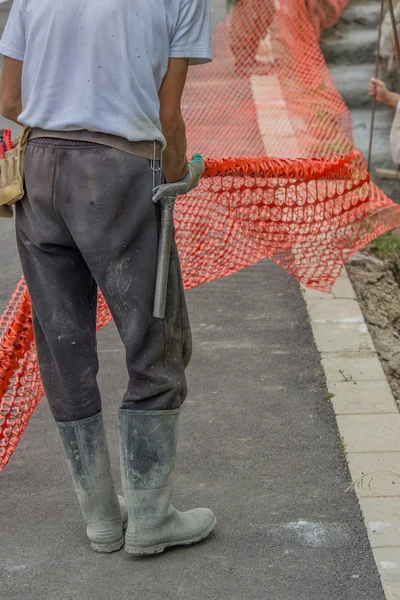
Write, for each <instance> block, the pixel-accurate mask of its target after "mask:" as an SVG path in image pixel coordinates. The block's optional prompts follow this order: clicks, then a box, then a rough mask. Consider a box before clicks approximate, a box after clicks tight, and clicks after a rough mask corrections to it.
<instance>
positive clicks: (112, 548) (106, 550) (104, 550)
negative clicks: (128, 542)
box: [90, 537, 124, 554]
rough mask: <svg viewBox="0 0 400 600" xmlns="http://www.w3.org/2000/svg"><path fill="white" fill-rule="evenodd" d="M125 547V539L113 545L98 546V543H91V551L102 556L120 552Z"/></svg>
mask: <svg viewBox="0 0 400 600" xmlns="http://www.w3.org/2000/svg"><path fill="white" fill-rule="evenodd" d="M123 545H124V538H123V537H122V538H121V539H120V540H119V541H118V542H113V543H112V544H97V543H96V542H91V543H90V547H91V549H92V550H94V551H95V552H99V553H101V554H111V552H117V551H118V550H121V548H122V547H123Z"/></svg>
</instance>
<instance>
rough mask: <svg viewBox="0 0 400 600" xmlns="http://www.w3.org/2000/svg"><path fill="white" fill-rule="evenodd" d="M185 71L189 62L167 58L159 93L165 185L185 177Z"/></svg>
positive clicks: (186, 170)
mask: <svg viewBox="0 0 400 600" xmlns="http://www.w3.org/2000/svg"><path fill="white" fill-rule="evenodd" d="M188 67H189V59H188V58H170V59H169V66H168V71H167V74H166V75H165V78H164V81H163V83H162V86H161V89H160V92H159V99H160V120H161V127H162V132H163V135H164V137H165V139H166V141H167V147H166V149H165V150H164V154H163V167H164V174H165V178H166V180H167V181H178V180H179V179H182V178H183V177H185V176H186V175H187V173H188V161H187V158H186V129H185V123H184V121H183V117H182V112H181V100H182V93H183V89H184V87H185V83H186V76H187V72H188Z"/></svg>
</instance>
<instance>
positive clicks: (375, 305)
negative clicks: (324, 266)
mask: <svg viewBox="0 0 400 600" xmlns="http://www.w3.org/2000/svg"><path fill="white" fill-rule="evenodd" d="M346 268H347V271H348V274H349V277H350V279H351V281H352V284H353V286H354V289H355V292H356V295H357V299H358V301H359V303H360V306H361V309H362V311H363V313H364V317H365V320H366V322H367V325H368V329H369V331H370V334H371V337H372V339H373V341H374V344H375V347H376V350H377V352H378V355H379V357H380V360H381V362H382V366H383V368H384V371H385V373H386V376H387V378H388V380H389V383H390V386H391V388H392V391H393V395H394V397H395V399H396V402H397V404H398V406H399V407H400V236H399V235H397V232H396V234H394V235H390V234H389V235H384V236H381V237H380V238H377V239H376V240H374V242H372V243H371V244H370V245H368V246H366V248H364V249H363V250H362V251H361V252H357V253H356V254H355V255H354V256H353V257H352V258H351V259H350V260H349V261H348V262H347V264H346Z"/></svg>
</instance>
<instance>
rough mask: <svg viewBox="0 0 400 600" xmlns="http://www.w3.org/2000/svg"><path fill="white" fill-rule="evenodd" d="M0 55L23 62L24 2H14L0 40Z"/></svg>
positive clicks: (21, 0)
mask: <svg viewBox="0 0 400 600" xmlns="http://www.w3.org/2000/svg"><path fill="white" fill-rule="evenodd" d="M0 54H4V55H5V56H9V57H10V58H15V59H16V60H24V56H25V1H24V0H14V2H13V4H12V7H11V11H10V15H9V17H8V21H7V25H6V28H5V30H4V33H3V36H2V38H1V40H0Z"/></svg>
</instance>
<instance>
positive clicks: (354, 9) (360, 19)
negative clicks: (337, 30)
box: [341, 1, 381, 30]
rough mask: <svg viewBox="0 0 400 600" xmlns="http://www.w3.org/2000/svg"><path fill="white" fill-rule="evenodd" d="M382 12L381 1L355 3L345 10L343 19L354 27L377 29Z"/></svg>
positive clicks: (343, 21)
mask: <svg viewBox="0 0 400 600" xmlns="http://www.w3.org/2000/svg"><path fill="white" fill-rule="evenodd" d="M380 13H381V6H380V2H375V1H373V2H360V3H354V4H351V5H350V6H349V7H348V8H346V10H344V11H343V13H342V17H341V21H342V23H345V24H346V25H349V24H351V26H353V27H360V28H361V27H367V28H368V27H369V28H372V29H376V30H377V29H378V23H379V17H380Z"/></svg>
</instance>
